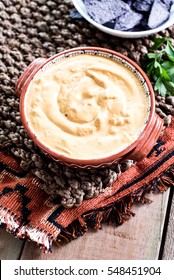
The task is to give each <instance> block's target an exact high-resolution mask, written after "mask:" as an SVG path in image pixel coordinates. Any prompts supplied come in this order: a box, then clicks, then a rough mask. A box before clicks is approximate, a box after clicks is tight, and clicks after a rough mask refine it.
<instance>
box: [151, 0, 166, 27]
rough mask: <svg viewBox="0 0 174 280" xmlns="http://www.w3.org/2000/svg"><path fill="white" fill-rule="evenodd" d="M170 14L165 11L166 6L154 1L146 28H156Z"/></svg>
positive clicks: (159, 0)
mask: <svg viewBox="0 0 174 280" xmlns="http://www.w3.org/2000/svg"><path fill="white" fill-rule="evenodd" d="M169 15H170V12H169V11H168V10H167V7H166V4H164V3H162V1H161V0H154V3H153V5H152V9H151V11H150V15H149V19H148V23H147V25H148V27H149V28H150V29H154V28H157V27H158V26H160V25H161V24H163V23H164V22H165V21H166V20H167V19H168V18H169Z"/></svg>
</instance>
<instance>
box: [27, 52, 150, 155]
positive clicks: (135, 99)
mask: <svg viewBox="0 0 174 280" xmlns="http://www.w3.org/2000/svg"><path fill="white" fill-rule="evenodd" d="M147 109H148V104H147V98H146V95H145V90H144V88H143V86H142V85H141V83H140V81H139V79H138V78H137V77H136V76H135V75H134V74H133V73H132V71H131V70H129V69H128V68H127V67H125V66H124V65H122V64H121V63H120V62H117V61H115V60H112V59H109V58H105V57H103V56H99V55H97V56H96V55H95V56H94V55H89V54H82V55H80V54H79V55H75V56H71V57H68V58H65V59H62V60H60V61H59V62H56V63H54V64H52V65H51V66H50V67H49V68H48V69H46V70H45V71H40V73H39V74H38V75H37V76H36V77H35V79H34V80H33V81H32V82H31V84H30V86H29V89H28V91H27V94H26V99H25V111H26V116H27V120H28V122H29V125H30V127H31V129H32V131H33V132H34V134H35V135H36V136H37V138H38V139H39V140H40V141H41V142H42V143H43V144H44V145H45V146H47V147H48V148H50V149H51V150H53V151H55V152H57V153H59V154H62V155H64V156H68V157H69V158H78V159H92V158H102V157H105V156H109V155H111V154H114V153H117V152H120V151H121V150H123V149H124V148H125V147H127V146H128V145H130V144H131V143H133V142H134V141H135V140H136V139H137V133H138V132H139V131H140V130H142V127H143V125H144V122H145V120H146V118H147Z"/></svg>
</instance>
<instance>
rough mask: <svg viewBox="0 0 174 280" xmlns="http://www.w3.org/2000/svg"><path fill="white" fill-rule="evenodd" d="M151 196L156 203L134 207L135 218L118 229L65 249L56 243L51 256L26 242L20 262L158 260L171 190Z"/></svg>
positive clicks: (85, 238)
mask: <svg viewBox="0 0 174 280" xmlns="http://www.w3.org/2000/svg"><path fill="white" fill-rule="evenodd" d="M148 197H149V198H150V199H152V200H153V202H152V203H151V204H148V205H143V206H140V205H135V206H133V208H132V210H133V211H135V213H136V216H135V217H133V218H132V219H130V220H129V221H128V222H126V223H125V224H123V225H121V226H119V227H114V226H108V225H105V226H103V229H102V230H99V231H97V232H95V233H94V232H88V233H87V234H86V235H85V236H83V237H80V238H78V239H76V240H74V241H72V242H70V243H68V244H66V245H64V246H62V247H58V246H57V245H56V244H55V245H54V246H53V253H52V254H44V253H42V252H41V251H40V249H39V248H37V247H36V246H35V245H34V244H33V243H32V242H30V243H29V242H26V244H25V246H24V250H23V253H22V255H21V259H23V260H27V259H28V260H32V259H42V260H65V259H69V260H74V259H76V260H78V259H81V260H83V259H93V260H97V259H103V260H104V259H115V260H116V259H122V260H126V259H128V260H130V259H139V260H140V259H144V260H150V259H154V260H155V259H158V255H159V250H160V245H161V238H162V233H163V226H164V220H165V214H166V208H167V203H168V197H169V191H167V192H165V193H163V194H150V195H148Z"/></svg>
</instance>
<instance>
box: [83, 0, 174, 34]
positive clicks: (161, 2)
mask: <svg viewBox="0 0 174 280" xmlns="http://www.w3.org/2000/svg"><path fill="white" fill-rule="evenodd" d="M83 1H84V4H85V6H86V10H87V13H88V14H89V16H90V17H91V18H92V19H93V20H94V21H95V22H97V23H99V24H102V25H104V26H106V27H108V28H112V29H115V30H122V31H141V30H142V31H143V30H148V29H154V28H156V27H158V26H160V25H161V24H163V23H164V22H165V21H166V20H167V19H168V18H169V16H170V9H171V6H172V4H174V0H83Z"/></svg>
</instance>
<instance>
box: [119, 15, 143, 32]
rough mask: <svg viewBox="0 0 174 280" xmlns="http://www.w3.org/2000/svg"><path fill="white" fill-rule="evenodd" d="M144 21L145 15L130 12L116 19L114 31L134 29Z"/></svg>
mask: <svg viewBox="0 0 174 280" xmlns="http://www.w3.org/2000/svg"><path fill="white" fill-rule="evenodd" d="M142 19H143V15H142V14H141V13H138V12H135V11H133V10H130V11H128V12H126V13H125V14H124V15H122V16H120V17H119V18H117V19H116V21H115V26H114V29H116V30H122V31H123V30H129V29H132V28H134V27H135V26H136V25H138V24H139V23H140V22H141V20H142Z"/></svg>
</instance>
